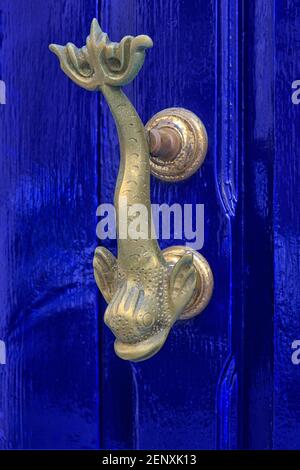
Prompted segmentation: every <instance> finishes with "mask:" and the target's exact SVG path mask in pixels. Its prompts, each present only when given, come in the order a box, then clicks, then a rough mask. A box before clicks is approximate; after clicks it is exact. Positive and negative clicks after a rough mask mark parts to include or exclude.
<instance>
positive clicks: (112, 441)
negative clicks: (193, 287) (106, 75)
mask: <svg viewBox="0 0 300 470" xmlns="http://www.w3.org/2000/svg"><path fill="white" fill-rule="evenodd" d="M27 3H28V7H27V9H26V10H24V8H23V2H21V1H19V0H14V2H10V3H8V2H7V4H6V5H5V6H1V7H0V25H1V26H0V27H1V32H0V80H5V82H6V88H7V99H6V101H7V104H6V105H0V113H1V130H2V132H1V139H0V162H1V186H0V200H1V205H0V214H1V218H0V220H1V229H2V231H1V233H2V236H1V237H0V253H1V262H2V269H1V271H0V298H1V306H2V312H1V316H0V340H4V341H5V342H6V347H7V364H6V365H1V364H0V447H1V448H5V449H7V448H107V449H111V448H115V449H133V448H142V449H181V448H183V449H184V448H190V449H203V448H204V449H214V448H221V449H235V448H244V449H246V448H250V449H269V448H293V449H295V448H299V447H300V432H299V431H300V429H299V426H300V405H299V404H300V400H299V389H300V383H299V370H300V369H298V368H299V367H300V365H299V366H295V365H293V364H292V361H291V354H292V349H291V344H292V342H293V341H294V340H296V339H300V336H299V335H300V317H299V310H300V309H299V307H300V297H299V292H300V291H299V274H300V273H299V271H300V267H299V264H300V263H299V258H300V257H299V251H300V242H299V229H300V218H299V204H300V197H299V196H300V194H299V186H298V179H297V177H298V176H299V174H300V168H299V161H300V160H299V157H300V155H299V145H298V140H297V137H298V136H297V133H296V129H297V128H299V110H300V106H298V107H297V106H296V105H293V104H292V101H291V94H292V90H291V84H292V82H293V81H294V80H297V79H300V76H299V73H300V70H299V66H300V63H299V59H298V58H297V57H296V53H295V51H297V50H298V49H299V41H300V28H299V24H300V22H299V20H300V8H299V6H298V5H297V1H296V0H276V1H275V2H272V1H265V0H256V1H254V0H250V1H249V2H242V1H241V0H224V1H222V2H219V1H217V0H210V1H204V0H203V1H202V0H201V1H199V0H157V1H155V2H153V1H151V0H109V1H108V0H102V1H101V2H99V3H98V2H97V1H96V0H85V1H84V0H65V1H64V2H54V0H51V1H49V2H48V3H47V4H45V3H44V2H42V1H41V0H31V1H30V2H27ZM93 16H98V18H99V19H100V23H101V25H102V26H103V29H104V30H105V31H107V32H108V33H109V36H110V38H111V39H112V40H119V39H120V38H121V37H123V36H124V35H126V34H143V33H145V34H149V35H150V36H151V37H152V38H153V41H154V47H153V49H152V50H151V51H149V52H148V53H147V58H146V61H145V65H144V67H143V69H142V71H141V72H140V74H139V76H138V77H137V79H136V80H135V82H134V83H133V84H132V85H129V86H128V87H126V90H125V91H126V93H127V94H128V96H130V98H131V99H132V101H133V102H134V104H135V106H136V108H137V109H138V111H139V112H140V114H141V117H142V119H143V120H144V122H146V121H147V120H148V119H149V118H150V117H151V116H152V115H153V114H155V113H156V112H158V111H160V110H161V109H163V108H166V107H170V106H181V107H186V108H188V109H191V110H192V111H194V112H195V113H196V114H197V115H199V117H200V118H201V119H202V120H203V121H204V123H205V125H206V127H207V131H208V136H209V152H208V156H207V159H206V161H205V164H204V165H203V167H202V168H201V170H200V171H199V172H198V173H197V174H195V175H194V176H193V177H192V178H191V179H189V180H188V181H186V182H182V183H180V184H166V183H163V182H161V181H157V180H155V179H153V180H152V200H153V202H156V203H164V202H168V203H169V204H171V203H174V202H179V203H193V204H196V203H204V204H205V245H204V247H203V250H201V252H202V253H203V254H204V255H205V256H206V257H207V259H208V261H209V262H210V264H211V266H212V269H213V272H214V276H215V286H216V287H215V292H214V296H213V299H212V302H211V304H210V305H209V307H208V308H207V309H206V311H205V312H204V313H203V314H202V315H200V316H199V317H197V318H195V319H193V320H191V321H189V322H184V323H183V322H178V324H176V326H175V327H174V328H173V331H172V332H171V334H170V337H169V339H168V341H167V343H166V345H165V346H164V348H163V350H162V351H161V352H160V353H159V354H158V355H156V356H155V357H153V358H152V359H150V360H148V361H146V362H144V363H139V364H131V363H128V362H124V361H122V360H120V359H118V358H117V357H116V356H115V354H114V352H113V339H114V338H113V336H112V334H111V333H110V331H109V330H108V329H107V328H106V327H105V325H104V324H103V320H102V317H103V313H104V310H105V303H104V301H103V299H100V302H99V297H98V293H97V289H96V286H95V283H94V280H93V273H92V267H91V262H92V256H93V250H94V248H95V246H96V243H97V242H96V238H95V228H96V223H97V221H96V218H95V213H96V207H97V205H98V204H99V203H100V202H112V201H113V193H114V186H115V181H116V177H117V171H118V164H119V149H118V141H117V136H116V130H115V126H114V123H113V120H112V117H111V115H110V113H109V111H108V107H107V105H106V103H104V101H103V99H102V98H101V97H100V96H98V95H97V94H96V93H95V94H93V93H88V92H85V91H83V90H82V89H79V88H78V87H76V86H75V85H74V84H73V83H71V82H70V81H69V80H68V79H67V78H66V77H65V76H64V75H63V74H62V73H61V71H60V70H59V68H58V66H57V62H56V61H55V59H54V58H53V57H52V56H51V54H50V53H48V50H47V45H48V43H49V42H52V41H55V42H57V43H61V44H63V43H65V42H66V41H69V40H72V41H73V42H75V43H76V44H77V45H82V44H83V43H84V41H85V37H86V34H87V32H88V29H89V24H90V21H91V19H92V17H93ZM297 126H298V127H297ZM185 241H186V240H174V239H173V240H170V241H163V242H162V243H161V247H162V248H164V247H166V246H169V245H171V244H180V243H184V242H185ZM104 244H105V246H107V247H108V248H109V249H111V250H112V251H113V252H116V242H115V241H113V240H111V241H106V242H105V243H104ZM98 313H99V319H98ZM297 367H298V368H297Z"/></svg>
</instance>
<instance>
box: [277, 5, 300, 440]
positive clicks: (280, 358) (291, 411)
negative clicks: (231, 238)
mask: <svg viewBox="0 0 300 470" xmlns="http://www.w3.org/2000/svg"><path fill="white" fill-rule="evenodd" d="M275 20H276V23H275V42H276V75H275V135H276V148H275V159H274V245H275V246H274V249H275V253H274V266H275V273H274V274H275V295H274V301H275V317H274V348H275V355H274V411H273V413H274V434H273V443H274V444H273V445H274V448H276V449H299V448H300V365H298V366H297V365H294V364H293V363H292V361H291V355H292V352H293V350H292V349H291V345H292V343H293V341H295V340H299V339H300V287H299V282H300V189H299V188H300V187H299V176H300V146H299V142H300V140H299V129H300V106H299V105H294V104H293V103H292V100H291V95H292V91H293V90H292V89H291V84H292V82H293V81H294V80H299V77H300V58H299V49H300V28H299V24H300V5H299V2H296V1H291V0H288V1H278V2H276V9H275Z"/></svg>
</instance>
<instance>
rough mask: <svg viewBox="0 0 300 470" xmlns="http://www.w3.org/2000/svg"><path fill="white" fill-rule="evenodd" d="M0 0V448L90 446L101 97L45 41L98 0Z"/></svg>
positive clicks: (93, 443) (66, 32) (88, 14)
mask: <svg viewBox="0 0 300 470" xmlns="http://www.w3.org/2000/svg"><path fill="white" fill-rule="evenodd" d="M25 3H26V5H25V4H24V2H23V1H20V0H15V1H13V2H1V7H0V10H1V45H0V62H1V79H2V80H5V82H6V87H7V104H6V105H5V106H1V108H0V112H1V142H0V162H1V163H0V165H1V170H0V173H1V185H0V188H1V189H0V201H1V205H0V214H1V215H0V217H1V219H0V220H1V241H0V253H1V274H0V276H1V279H0V281H1V290H0V293H1V301H0V302H1V315H0V338H1V339H2V340H4V341H5V342H6V346H7V364H6V365H5V366H0V393H1V397H0V413H1V414H0V436H1V439H0V446H1V448H5V449H7V448H9V449H10V448H17V449H19V448H95V447H98V385H97V381H98V379H97V362H98V338H97V305H98V301H97V298H98V297H97V296H98V294H97V289H96V287H95V283H94V279H93V271H92V257H93V251H94V248H95V245H96V241H95V240H96V236H95V213H96V206H97V197H96V196H97V187H98V180H97V128H98V120H97V100H98V97H97V96H96V94H94V95H93V94H88V93H85V92H83V91H82V90H79V88H77V87H75V86H74V85H73V84H72V83H71V82H70V81H68V80H67V78H65V77H64V75H63V74H62V72H61V71H60V69H59V67H58V64H57V61H56V60H55V58H54V57H53V55H52V54H51V53H50V52H49V50H48V44H49V43H50V42H53V41H56V42H58V43H63V44H64V43H66V42H67V41H74V42H77V43H78V44H79V45H82V44H83V43H84V41H85V37H86V32H87V31H88V29H89V26H90V22H91V20H92V18H93V16H95V15H96V14H97V13H96V10H97V2H96V1H94V0H88V1H87V0H64V1H62V2H54V1H51V2H44V1H42V0H32V1H30V2H25Z"/></svg>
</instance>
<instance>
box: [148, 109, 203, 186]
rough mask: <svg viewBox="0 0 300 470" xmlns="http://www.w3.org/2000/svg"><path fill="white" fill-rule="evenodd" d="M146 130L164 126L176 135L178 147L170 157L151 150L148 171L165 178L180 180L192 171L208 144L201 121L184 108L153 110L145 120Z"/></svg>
mask: <svg viewBox="0 0 300 470" xmlns="http://www.w3.org/2000/svg"><path fill="white" fill-rule="evenodd" d="M145 128H146V131H148V133H149V132H150V131H152V130H164V131H165V132H168V131H170V133H176V134H177V135H178V137H179V142H180V146H179V151H178V153H176V154H175V155H173V156H172V158H165V157H161V156H156V155H153V154H151V156H150V167H151V173H152V174H153V175H154V176H156V177H157V178H159V179H161V180H163V181H168V182H175V181H182V180H185V179H187V178H189V177H190V176H191V175H193V174H194V173H195V172H196V171H197V170H198V169H199V168H200V166H201V165H202V163H203V161H204V159H205V156H206V153H207V147H208V138H207V133H206V129H205V127H204V124H203V123H202V121H201V120H200V119H199V118H198V117H197V116H196V115H195V114H194V113H192V112H191V111H188V110H187V109H184V108H168V109H164V110H163V111H160V112H159V113H157V114H155V116H153V117H152V118H151V119H150V120H149V121H148V122H147V124H146V126H145Z"/></svg>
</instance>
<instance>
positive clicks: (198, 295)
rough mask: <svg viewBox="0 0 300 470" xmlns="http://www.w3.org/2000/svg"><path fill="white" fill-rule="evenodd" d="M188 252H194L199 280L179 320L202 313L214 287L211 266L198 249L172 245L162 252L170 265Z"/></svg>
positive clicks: (173, 264)
mask: <svg viewBox="0 0 300 470" xmlns="http://www.w3.org/2000/svg"><path fill="white" fill-rule="evenodd" d="M187 253H192V254H193V263H194V268H195V269H196V273H197V281H196V287H195V291H194V295H193V297H192V298H191V300H190V302H189V303H188V305H187V307H186V308H185V310H184V311H183V312H182V314H181V315H180V317H179V320H188V319H190V318H192V317H195V316H196V315H198V314H199V313H201V312H202V311H203V310H204V309H205V307H206V306H207V304H208V303H209V301H210V299H211V296H212V293H213V288H214V278H213V274H212V271H211V268H210V266H209V264H208V262H207V260H206V259H205V258H204V256H202V255H200V253H198V251H195V250H193V249H192V248H189V247H187V246H171V247H169V248H166V249H165V250H163V252H162V254H163V256H164V258H165V260H166V262H167V263H168V265H170V267H172V266H175V264H176V263H177V261H178V260H179V259H180V258H182V256H183V255H185V254H187Z"/></svg>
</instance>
